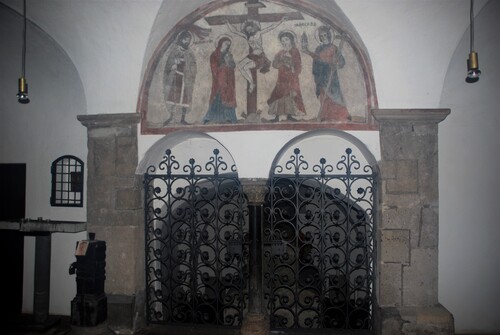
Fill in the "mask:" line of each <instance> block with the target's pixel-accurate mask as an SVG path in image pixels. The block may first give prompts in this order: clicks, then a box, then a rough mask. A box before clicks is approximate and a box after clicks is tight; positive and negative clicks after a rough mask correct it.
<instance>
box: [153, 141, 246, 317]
mask: <svg viewBox="0 0 500 335" xmlns="http://www.w3.org/2000/svg"><path fill="white" fill-rule="evenodd" d="M144 188H145V206H144V208H145V222H146V225H145V234H146V285H147V311H146V313H147V319H148V322H149V323H165V324H179V323H194V324H213V325H224V326H239V325H240V324H241V321H242V318H243V310H244V308H245V306H246V299H247V296H248V293H247V276H248V269H247V265H246V264H247V261H246V260H247V259H248V246H247V243H245V240H246V238H247V235H248V227H247V225H248V223H247V220H246V219H245V216H246V215H247V214H246V213H247V211H246V203H245V200H244V197H243V192H242V187H241V185H240V182H239V179H238V175H237V173H236V168H235V166H234V165H233V166H228V164H227V163H226V162H224V160H223V159H222V157H220V155H219V150H217V149H215V150H214V151H213V156H211V157H210V158H209V159H208V161H207V162H206V163H204V164H202V165H200V164H197V163H196V161H195V160H194V159H193V158H191V159H190V160H189V163H188V164H185V165H181V163H180V162H178V161H177V160H176V158H175V156H173V155H172V152H171V150H167V151H166V155H165V157H164V159H163V161H162V162H161V163H160V164H159V165H158V167H155V166H150V167H149V168H148V170H147V173H146V174H145V175H144Z"/></svg>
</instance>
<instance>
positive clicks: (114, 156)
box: [78, 114, 145, 330]
mask: <svg viewBox="0 0 500 335" xmlns="http://www.w3.org/2000/svg"><path fill="white" fill-rule="evenodd" d="M78 120H80V122H81V123H82V124H83V125H84V126H85V127H87V135H88V158H87V169H88V170H87V174H88V179H87V199H88V203H87V229H88V231H89V232H94V233H96V239H99V240H104V241H106V248H107V250H106V282H105V291H106V294H107V296H108V315H109V317H108V323H109V326H110V328H112V329H114V330H120V329H132V328H134V327H135V325H134V319H135V314H136V312H138V315H140V316H141V317H142V316H143V314H144V313H143V312H142V306H141V301H142V295H143V294H142V292H143V291H144V289H145V285H144V228H143V224H144V212H143V210H142V197H141V192H142V186H141V185H142V184H141V179H140V176H136V175H135V170H136V167H137V160H138V152H137V123H138V122H139V120H140V116H139V114H101V115H81V116H79V117H78ZM124 311H127V314H129V315H124Z"/></svg>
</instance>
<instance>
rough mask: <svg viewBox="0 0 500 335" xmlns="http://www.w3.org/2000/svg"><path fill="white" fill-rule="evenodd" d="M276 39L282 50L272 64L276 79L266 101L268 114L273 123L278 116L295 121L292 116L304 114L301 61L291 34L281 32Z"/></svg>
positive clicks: (277, 119) (278, 118)
mask: <svg viewBox="0 0 500 335" xmlns="http://www.w3.org/2000/svg"><path fill="white" fill-rule="evenodd" d="M278 38H279V40H280V42H281V45H282V50H281V51H279V52H278V53H277V54H276V56H275V57H274V60H273V63H272V65H273V67H274V68H275V69H278V79H277V81H276V85H275V87H274V89H273V91H272V93H271V96H270V97H269V99H268V100H267V104H268V105H269V112H268V113H269V115H274V116H275V118H274V120H273V121H279V120H280V116H286V120H288V121H296V120H297V119H295V118H294V116H296V115H299V114H305V107H304V102H303V100H302V93H301V90H300V82H299V75H300V72H301V71H302V60H301V57H300V52H299V50H298V49H297V48H296V46H295V35H294V34H293V33H292V32H290V31H282V32H281V33H280V34H279V35H278Z"/></svg>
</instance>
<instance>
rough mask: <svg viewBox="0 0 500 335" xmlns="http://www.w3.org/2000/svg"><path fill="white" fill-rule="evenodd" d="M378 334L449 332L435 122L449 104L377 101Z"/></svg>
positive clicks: (445, 114)
mask: <svg viewBox="0 0 500 335" xmlns="http://www.w3.org/2000/svg"><path fill="white" fill-rule="evenodd" d="M372 113H373V116H374V117H375V120H377V121H378V122H379V125H380V145H381V154H382V160H381V162H380V171H381V183H380V208H379V210H380V213H379V214H380V220H379V227H378V237H379V249H378V250H379V255H378V258H379V259H378V271H379V278H378V302H379V305H380V306H381V315H382V317H381V319H382V320H381V327H382V329H381V333H382V334H384V335H385V334H421V333H432V334H453V333H454V322H453V316H452V315H451V314H450V313H449V312H448V311H447V310H446V309H445V308H444V307H443V306H441V305H440V304H439V301H438V242H439V238H438V228H439V217H438V213H439V192H438V123H439V122H441V121H443V120H444V119H445V118H446V116H447V115H448V114H449V113H450V111H449V110H448V109H377V110H373V111H372Z"/></svg>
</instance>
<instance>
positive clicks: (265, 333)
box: [240, 313, 269, 335]
mask: <svg viewBox="0 0 500 335" xmlns="http://www.w3.org/2000/svg"><path fill="white" fill-rule="evenodd" d="M240 334H241V335H269V319H268V318H267V317H266V316H265V315H264V314H253V313H248V314H247V315H246V316H245V318H244V319H243V323H242V325H241V333H240Z"/></svg>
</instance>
